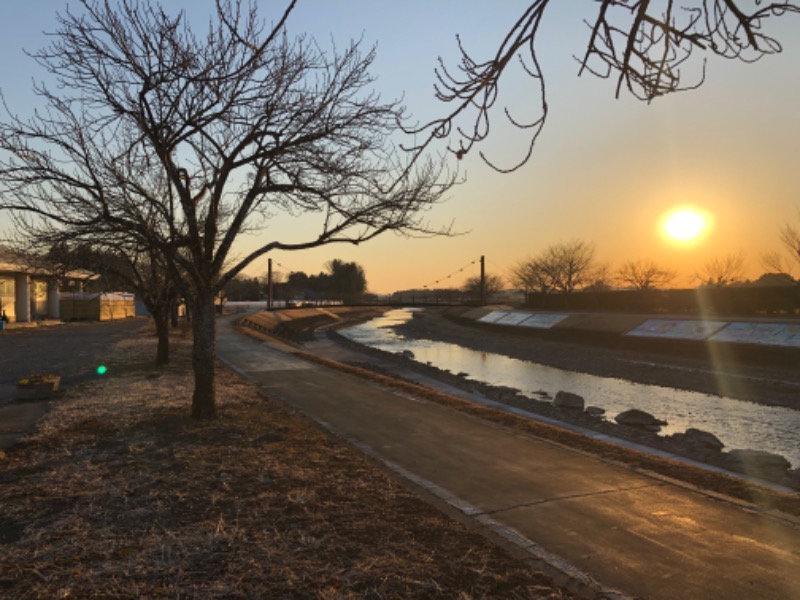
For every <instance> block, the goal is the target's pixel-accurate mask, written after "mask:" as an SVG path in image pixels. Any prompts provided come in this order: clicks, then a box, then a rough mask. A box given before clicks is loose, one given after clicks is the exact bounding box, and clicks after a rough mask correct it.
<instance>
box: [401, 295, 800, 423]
mask: <svg viewBox="0 0 800 600" xmlns="http://www.w3.org/2000/svg"><path fill="white" fill-rule="evenodd" d="M467 310H468V309H426V310H424V311H418V312H415V313H414V318H413V319H412V320H410V321H408V322H407V323H405V324H403V325H401V326H399V327H398V328H397V330H398V333H400V334H402V335H405V336H408V337H417V338H423V339H431V340H435V341H442V342H449V343H453V344H458V345H461V346H464V347H467V348H472V349H474V350H481V351H485V352H496V353H499V354H504V355H506V356H510V357H512V358H518V359H520V360H527V361H531V362H535V363H539V364H543V365H548V366H552V367H556V368H559V369H564V370H567V371H579V372H583V373H589V374H592V375H599V376H603V377H616V378H619V379H625V380H628V381H634V382H637V383H644V384H649V385H658V386H664V387H673V388H677V389H682V390H690V391H695V392H700V393H704V394H721V393H723V390H722V389H721V385H722V383H721V382H724V395H725V396H728V397H731V398H736V399H739V400H746V401H749V402H756V403H759V404H766V405H770V406H785V407H787V408H791V409H794V410H800V369H798V368H797V365H796V363H794V362H792V363H790V364H783V363H782V362H781V361H776V362H778V363H779V364H777V365H775V364H768V363H766V362H765V361H764V360H762V358H761V357H763V354H764V353H763V352H762V353H760V354H759V353H758V352H755V351H754V352H753V359H752V360H747V359H746V358H745V356H746V355H743V354H742V353H740V354H738V355H737V354H733V353H731V352H728V351H725V349H724V348H721V349H720V350H719V351H718V352H716V353H713V354H709V353H708V352H707V351H706V349H705V348H704V347H703V345H702V343H693V344H680V345H676V344H674V343H670V342H669V341H663V340H660V341H655V342H654V341H653V340H648V339H641V338H639V339H637V338H633V339H626V340H624V344H620V343H617V338H615V337H610V338H609V337H603V336H598V335H596V332H594V331H590V330H586V331H580V330H573V331H571V332H570V337H569V338H568V339H567V338H565V337H563V336H561V337H559V336H557V335H556V336H553V335H551V334H549V333H548V332H547V331H544V332H540V331H537V330H532V329H528V328H526V329H524V330H523V329H517V328H510V327H504V328H498V327H486V326H482V325H481V324H479V323H477V322H476V321H473V320H467V319H463V318H462V314H463V313H464V312H467ZM791 353H792V355H794V351H792V352H791ZM753 381H758V385H753V384H752V382H753ZM587 400H588V401H590V399H587Z"/></svg>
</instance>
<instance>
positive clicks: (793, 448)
mask: <svg viewBox="0 0 800 600" xmlns="http://www.w3.org/2000/svg"><path fill="white" fill-rule="evenodd" d="M412 316H413V309H399V310H393V311H389V312H388V313H386V314H385V315H383V316H381V317H379V318H376V319H373V320H372V321H369V322H367V323H363V324H361V325H357V326H355V327H350V328H347V329H344V330H342V332H341V333H342V334H343V335H345V336H346V337H348V338H349V339H351V340H353V341H355V342H358V343H360V344H364V345H366V346H371V347H373V348H378V349H380V350H385V351H388V352H402V351H404V350H408V351H411V352H413V353H414V358H415V360H417V361H419V362H421V363H430V364H432V365H433V366H435V367H438V368H440V369H447V370H449V371H451V372H453V373H467V374H468V376H469V378H471V379H475V380H478V381H482V382H485V383H489V384H491V385H498V386H509V387H513V388H516V389H518V390H520V392H522V393H523V394H524V395H526V396H528V397H530V398H536V399H541V398H542V393H543V392H546V393H547V394H549V395H550V396H554V395H555V393H556V392H557V391H559V390H565V391H568V392H573V393H576V394H580V395H581V396H583V397H584V398H585V399H586V403H587V405H592V406H599V407H601V408H604V409H605V410H606V414H607V417H608V418H609V419H612V418H613V417H614V416H615V415H617V414H619V413H620V412H622V411H624V410H627V409H629V408H639V409H641V410H645V411H647V412H649V413H652V414H653V415H655V416H656V417H658V418H660V419H664V420H666V421H668V423H669V425H667V426H666V427H664V428H663V429H662V431H661V433H662V435H669V434H672V433H679V432H683V431H685V430H686V429H687V428H688V427H697V428H699V429H703V430H705V431H710V432H711V433H713V434H714V435H716V436H717V437H718V438H719V439H720V440H722V441H723V443H725V444H726V449H731V448H752V449H756V450H765V451H767V452H775V453H777V454H782V455H783V456H785V457H786V458H787V460H789V461H790V462H791V463H792V465H793V466H795V467H796V466H800V411H794V410H790V409H788V408H783V407H771V406H762V405H759V404H753V403H751V402H744V401H741V400H736V399H733V398H726V397H720V396H711V395H708V394H701V393H697V392H687V391H684V390H677V389H674V388H665V387H659V386H653V385H644V384H640V383H633V382H630V381H624V380H621V379H614V378H610V377H598V376H596V375H588V374H586V373H575V372H572V371H564V370H561V369H556V368H553V367H548V366H545V365H540V364H537V363H532V362H528V361H523V360H518V359H515V358H510V357H508V356H503V355H500V354H493V353H491V352H478V351H475V350H470V349H468V348H463V347H461V346H457V345H455V344H448V343H442V342H433V341H430V340H419V339H409V338H405V337H403V336H401V335H399V334H398V333H397V332H396V331H395V330H393V329H391V327H393V326H394V325H400V324H402V323H404V322H405V321H407V320H408V319H410V318H411V317H412Z"/></svg>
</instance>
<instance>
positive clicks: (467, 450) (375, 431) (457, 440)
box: [218, 319, 800, 600]
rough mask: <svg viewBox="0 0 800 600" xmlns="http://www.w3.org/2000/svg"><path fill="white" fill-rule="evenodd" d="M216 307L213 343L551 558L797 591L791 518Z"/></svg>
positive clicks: (292, 398) (620, 584) (259, 379)
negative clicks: (318, 358) (387, 377)
mask: <svg viewBox="0 0 800 600" xmlns="http://www.w3.org/2000/svg"><path fill="white" fill-rule="evenodd" d="M231 323H232V321H231V320H230V319H221V320H220V321H219V337H218V351H219V355H220V357H221V358H222V359H223V360H225V361H227V362H228V363H229V364H231V365H233V366H234V367H236V368H237V369H238V370H240V372H242V373H244V374H245V375H246V376H247V377H249V378H250V379H251V380H253V381H255V382H256V383H257V384H258V385H259V386H260V387H261V388H262V389H263V390H264V391H265V392H266V393H267V394H268V395H270V396H271V397H274V398H277V399H280V400H282V401H283V402H285V403H287V404H289V405H292V406H294V407H296V408H298V409H299V410H301V411H302V412H304V413H305V414H308V415H309V416H311V417H312V418H314V419H315V420H317V421H318V422H319V423H322V424H323V425H325V426H326V427H328V428H329V429H331V430H332V431H334V432H336V433H337V434H339V435H341V436H343V437H345V438H346V439H348V440H350V441H351V442H353V443H355V444H356V445H357V446H358V447H359V448H361V449H362V450H364V451H366V452H368V453H370V454H371V455H373V456H375V457H377V458H378V459H380V460H382V461H383V462H385V463H386V464H388V465H389V466H390V467H391V468H394V469H395V470H396V471H398V472H400V473H401V474H403V475H405V476H407V477H409V478H410V479H412V481H414V482H415V483H417V484H421V485H423V486H424V487H426V488H427V489H428V490H429V491H432V492H434V493H436V494H438V495H439V496H440V497H441V498H443V499H444V500H446V501H447V502H449V503H450V504H451V505H452V506H454V507H456V508H458V509H460V510H461V511H463V512H464V513H465V514H467V515H469V516H471V517H472V518H473V519H475V522H476V524H478V525H479V526H489V527H493V528H495V529H498V528H499V530H500V531H501V533H502V532H503V531H505V532H506V533H507V534H509V535H508V536H507V537H509V538H513V537H514V532H516V534H518V535H519V537H517V539H516V541H517V543H519V544H520V545H522V546H523V547H526V548H527V549H529V550H530V552H532V553H533V554H535V555H536V556H538V557H539V558H541V559H543V560H545V561H547V562H548V563H550V564H552V565H555V566H557V567H560V568H562V569H564V570H566V571H567V572H571V573H572V575H574V576H577V577H578V578H579V579H580V576H581V574H583V575H585V576H586V577H587V578H586V579H585V580H586V581H591V580H594V581H596V582H599V583H600V585H601V587H603V588H604V589H613V590H619V591H620V592H622V593H624V594H625V595H628V596H634V597H642V598H652V599H662V598H663V599H670V600H673V599H675V598H693V599H698V598H714V599H718V598H759V599H761V600H768V599H775V600H786V599H787V598H800V520H799V519H793V518H785V517H781V516H777V515H772V514H766V513H763V512H758V511H754V510H752V509H748V508H746V507H742V506H740V505H737V504H735V503H731V502H727V501H724V500H720V499H717V498H713V497H709V496H707V495H704V494H701V493H698V492H696V491H691V490H688V489H685V488H683V487H679V486H675V485H672V484H670V483H666V482H664V481H662V480H659V479H654V478H652V477H649V476H646V475H642V474H639V473H636V472H634V471H631V470H629V469H625V468H622V467H619V466H616V465H612V464H609V463H606V462H603V461H601V460H598V459H596V458H594V457H591V456H587V455H584V454H581V453H578V452H575V451H573V450H570V449H567V448H563V447H560V446H556V445H554V444H551V443H548V442H546V441H543V440H539V439H537V438H534V437H532V436H529V435H523V434H520V433H517V432H515V431H512V430H509V429H506V428H503V427H501V426H498V425H495V424H492V423H487V422H485V421H482V420H480V419H477V418H475V417H472V416H469V415H466V414H463V413H460V412H458V411H455V410H452V409H449V408H446V407H443V406H440V405H438V404H435V403H432V402H427V401H424V400H420V399H417V398H413V397H409V396H407V395H403V394H400V393H397V392H395V391H392V390H389V389H386V388H382V387H380V386H378V385H376V384H374V383H371V382H368V381H365V380H362V379H359V378H357V377H354V376H351V375H348V374H346V373H342V372H338V371H334V370H330V369H326V368H324V367H321V366H318V365H315V364H311V363H308V362H306V361H303V360H302V359H300V358H297V357H294V356H292V355H291V351H292V349H291V348H290V347H288V346H284V345H281V344H279V343H266V342H259V341H257V340H253V339H250V338H247V337H245V336H243V335H240V334H238V333H236V332H235V331H234V330H233V329H232V326H231Z"/></svg>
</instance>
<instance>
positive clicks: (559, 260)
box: [512, 240, 607, 294]
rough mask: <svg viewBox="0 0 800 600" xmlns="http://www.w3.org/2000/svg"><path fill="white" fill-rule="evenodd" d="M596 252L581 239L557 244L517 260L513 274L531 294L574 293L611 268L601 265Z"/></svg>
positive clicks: (602, 275)
mask: <svg viewBox="0 0 800 600" xmlns="http://www.w3.org/2000/svg"><path fill="white" fill-rule="evenodd" d="M594 255H595V251H594V246H593V245H592V244H590V243H588V242H584V241H581V240H573V241H570V242H561V243H558V244H553V245H552V246H549V247H547V248H545V249H544V251H542V252H541V253H540V254H539V255H537V256H534V257H532V258H528V259H527V260H524V261H521V262H519V263H517V265H516V266H515V267H514V268H513V269H512V276H513V278H514V281H515V283H517V284H518V285H520V286H521V287H522V288H523V289H524V290H525V291H526V293H528V294H530V293H531V292H538V293H550V292H557V293H562V294H570V293H572V292H574V291H575V290H577V289H578V288H580V287H583V286H585V285H587V284H588V283H590V282H591V281H592V280H595V279H598V278H603V277H604V276H605V271H606V270H607V267H605V265H598V264H597V263H596V262H595V258H594Z"/></svg>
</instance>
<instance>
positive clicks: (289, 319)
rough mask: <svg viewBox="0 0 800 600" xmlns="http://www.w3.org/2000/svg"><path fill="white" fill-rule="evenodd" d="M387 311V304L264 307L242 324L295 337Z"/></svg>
mask: <svg viewBox="0 0 800 600" xmlns="http://www.w3.org/2000/svg"><path fill="white" fill-rule="evenodd" d="M385 311H386V308H385V307H375V306H331V307H313V308H293V309H284V310H274V311H262V312H259V313H255V314H251V315H247V316H246V317H244V318H243V319H242V325H244V326H246V327H250V328H251V329H255V330H256V331H260V332H262V333H269V334H271V335H276V336H278V337H285V338H289V339H292V338H295V337H297V336H298V335H302V334H303V333H305V332H308V331H310V330H313V329H316V328H318V327H330V326H335V325H338V324H341V323H343V322H345V321H347V322H351V321H355V320H360V319H370V318H372V317H375V316H378V315H380V314H381V313H383V312H385Z"/></svg>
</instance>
